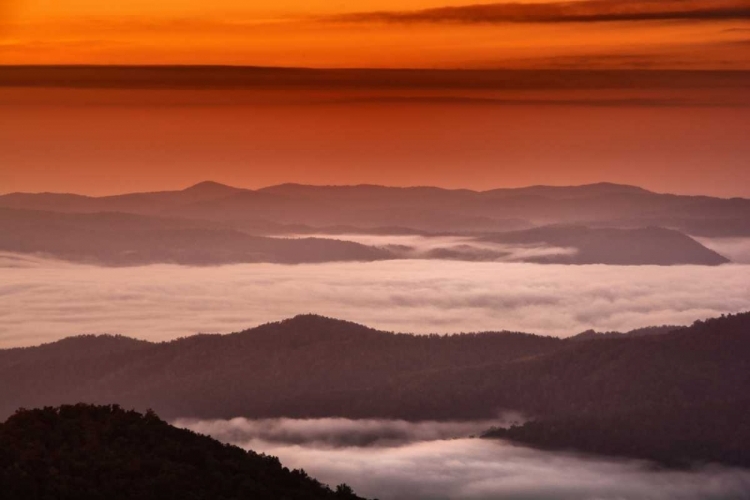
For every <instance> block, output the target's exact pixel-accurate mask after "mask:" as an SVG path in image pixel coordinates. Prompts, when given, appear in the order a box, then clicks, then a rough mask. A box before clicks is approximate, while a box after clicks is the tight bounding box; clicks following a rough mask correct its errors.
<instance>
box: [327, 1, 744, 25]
mask: <svg viewBox="0 0 750 500" xmlns="http://www.w3.org/2000/svg"><path fill="white" fill-rule="evenodd" d="M329 19H330V20H336V21H343V22H386V23H461V24H484V23H572V22H611V21H668V20H693V21H708V20H737V19H750V7H749V6H748V4H747V2H745V1H743V0H662V1H658V2H657V1H653V0H623V1H611V0H582V1H574V2H548V3H495V4H479V5H467V6H457V7H440V8H433V9H424V10H416V11H379V12H364V13H356V14H345V15H340V16H335V17H332V18H329Z"/></svg>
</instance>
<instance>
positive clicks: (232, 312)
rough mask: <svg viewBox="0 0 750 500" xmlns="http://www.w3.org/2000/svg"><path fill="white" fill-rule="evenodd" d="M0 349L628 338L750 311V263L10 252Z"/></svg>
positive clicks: (1, 293)
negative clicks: (247, 337) (245, 333)
mask: <svg viewBox="0 0 750 500" xmlns="http://www.w3.org/2000/svg"><path fill="white" fill-rule="evenodd" d="M0 273H1V274H2V280H1V281H0V347H14V346H29V345H38V344H40V343H43V342H49V341H53V340H57V339H60V338H63V337H67V336H72V335H80V334H85V333H119V334H123V335H128V336H132V337H137V338H143V339H148V340H167V339H173V338H177V337H182V336H187V335H192V334H194V333H198V332H220V333H224V332H231V331H238V330H243V329H246V328H249V327H252V326H255V325H258V324H261V323H265V322H268V321H277V320H280V319H284V318H288V317H291V316H294V315H297V314H301V313H306V312H314V313H318V314H322V315H326V316H331V317H336V318H341V319H348V320H351V321H355V322H358V323H361V324H365V325H368V326H370V327H373V328H378V329H383V330H393V331H402V332H413V333H432V332H437V333H455V332H461V331H464V332H466V331H486V330H503V329H505V330H516V331H525V332H530V333H539V334H549V335H558V336H569V335H574V334H577V333H580V332H582V331H585V330H588V329H590V328H593V329H596V330H600V331H609V330H620V331H627V330H630V329H634V328H640V327H645V326H652V325H661V324H672V325H680V324H684V325H687V324H690V323H692V322H693V321H695V320H696V319H702V318H707V317H712V316H717V315H720V314H722V313H731V312H739V311H743V310H748V309H750V279H748V276H750V265H740V264H731V265H725V266H718V267H706V266H673V267H660V266H622V267H621V266H604V265H593V266H565V265H538V264H527V263H497V262H455V261H434V260H432V261H425V260H401V261H386V262H372V263H338V264H314V265H295V266H289V265H277V264H241V265H228V266H219V267H209V268H206V267H186V266H175V265H152V266H142V267H131V268H107V267H97V266H89V265H82V264H71V263H65V262H60V261H55V260H47V259H42V258H35V257H29V256H19V255H12V254H3V255H0Z"/></svg>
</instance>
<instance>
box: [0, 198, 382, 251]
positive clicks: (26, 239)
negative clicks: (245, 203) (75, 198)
mask: <svg viewBox="0 0 750 500" xmlns="http://www.w3.org/2000/svg"><path fill="white" fill-rule="evenodd" d="M212 226H215V224H213V225H212V224H210V223H207V222H205V221H204V222H201V221H197V222H196V221H188V220H184V219H165V218H157V217H145V216H139V215H132V214H123V213H90V214H88V213H86V214H69V213H55V212H40V211H30V210H10V209H0V250H2V251H7V252H19V253H37V254H44V255H50V256H54V257H57V258H61V259H65V260H71V261H78V262H89V263H96V264H106V265H138V264H150V263H175V264H187V265H211V264H229V263H244V262H276V263H286V264H296V263H310V262H332V261H373V260H382V259H386V258H390V257H392V256H391V254H390V253H389V252H387V251H385V250H381V249H377V248H373V247H368V246H365V245H360V244H358V243H353V242H348V241H337V240H332V239H322V238H294V239H291V238H269V237H263V236H252V235H249V234H246V233H243V232H240V231H236V230H233V229H228V228H221V227H218V228H217V227H212Z"/></svg>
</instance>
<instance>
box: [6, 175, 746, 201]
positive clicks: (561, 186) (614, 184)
mask: <svg viewBox="0 0 750 500" xmlns="http://www.w3.org/2000/svg"><path fill="white" fill-rule="evenodd" d="M203 185H214V186H217V187H224V188H230V189H236V190H239V191H247V192H259V191H263V190H267V189H272V188H278V187H283V186H298V187H311V188H341V189H344V188H384V189H398V190H409V189H415V190H416V189H432V190H439V191H447V192H467V193H476V194H483V193H490V192H493V191H516V190H517V191H521V190H527V189H536V188H552V189H575V188H587V187H594V186H612V187H620V188H633V189H639V190H642V191H644V192H645V193H648V194H658V195H674V196H690V197H707V198H715V199H723V200H737V199H740V200H749V199H750V197H745V196H715V195H707V194H695V193H684V192H682V193H681V192H677V191H669V192H664V191H654V190H652V189H649V188H645V187H643V186H640V185H638V184H627V183H620V182H612V181H597V182H586V183H582V184H527V185H517V186H496V187H491V188H488V189H481V190H480V189H472V188H468V187H447V186H442V185H437V184H408V185H395V184H379V183H370V182H363V183H355V184H313V183H305V182H294V181H287V182H279V183H275V184H268V185H264V186H259V187H247V186H240V185H235V184H229V183H225V182H219V181H214V180H212V179H206V180H203V181H198V182H193V183H190V184H188V185H187V186H185V187H176V188H168V189H154V190H145V191H118V192H112V193H109V194H86V193H83V192H73V191H8V192H0V197H4V196H11V195H71V196H81V197H85V198H94V199H97V198H111V197H117V196H126V195H131V194H159V193H179V192H183V191H187V190H190V189H193V188H198V187H200V186H203Z"/></svg>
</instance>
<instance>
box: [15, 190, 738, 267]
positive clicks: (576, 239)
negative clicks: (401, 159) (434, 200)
mask: <svg viewBox="0 0 750 500" xmlns="http://www.w3.org/2000/svg"><path fill="white" fill-rule="evenodd" d="M206 188H207V189H208V190H209V191H213V190H214V189H219V190H220V191H223V189H224V188H223V187H218V188H217V187H216V186H212V185H210V186H206ZM251 196H255V194H253V193H251ZM313 204H317V202H313ZM430 216H432V215H430ZM402 222H406V221H402ZM292 227H296V228H297V229H298V230H300V232H301V233H304V232H306V231H307V232H309V230H310V227H309V226H301V227H299V226H284V225H279V224H266V225H264V224H262V223H260V224H258V223H257V221H256V222H255V223H253V222H251V221H245V222H239V223H238V222H231V221H224V222H215V221H210V220H206V219H200V218H198V219H187V218H183V217H162V216H159V217H156V216H144V215H137V214H131V213H121V212H92V213H63V212H50V211H37V210H23V209H8V208H0V251H6V252H17V253H25V254H28V253H32V254H42V255H48V256H53V257H57V258H60V259H65V260H70V261H77V262H87V263H94V264H105V265H140V264H151V263H175V264H185V265H215V264H231V263H252V262H274V263H286V264H295V263H314V262H338V261H375V260H385V259H395V258H428V259H453V260H467V261H476V260H485V261H495V260H500V261H506V260H511V261H521V262H537V263H559V264H616V265H643V264H652V265H677V264H696V265H718V264H723V263H725V262H728V260H727V259H725V258H724V257H722V256H721V255H719V254H718V253H716V252H714V251H713V250H709V249H708V248H706V247H704V246H703V245H701V244H700V243H698V242H697V241H695V240H693V239H692V238H690V237H688V236H685V235H683V234H681V233H679V232H677V231H674V230H670V229H663V228H646V229H603V228H600V229H591V228H587V227H582V226H550V227H541V228H535V229H530V230H526V231H514V232H506V233H493V234H491V235H485V236H479V237H474V238H471V237H462V238H461V241H463V243H460V244H457V243H450V238H447V239H446V238H444V239H443V240H440V239H439V238H435V240H434V241H438V242H439V241H444V242H445V243H444V245H445V246H443V247H439V246H438V247H435V248H432V249H431V250H430V251H428V252H424V251H418V250H415V249H414V248H411V247H408V246H406V247H403V246H398V245H390V246H389V245H383V246H380V247H376V246H368V245H364V244H361V243H357V242H354V241H346V236H344V240H339V239H337V234H339V233H340V232H341V230H342V229H343V228H342V227H337V226H333V227H331V226H329V227H328V230H329V231H330V232H331V233H332V234H330V237H323V238H321V237H308V238H302V237H298V236H297V237H286V238H284V237H281V236H279V237H268V236H257V235H254V234H250V232H251V231H253V230H254V231H259V232H261V233H262V232H269V231H270V232H273V231H274V229H275V230H276V231H279V230H282V232H283V229H284V228H287V229H291V228H292ZM345 227H346V228H348V229H352V226H345ZM370 231H372V232H375V233H378V232H385V233H386V234H393V233H401V234H409V233H410V230H408V229H404V228H372V229H371V230H370ZM357 232H359V233H360V234H362V233H364V231H361V230H360V231H358V230H357V229H356V228H354V231H353V233H357ZM425 238H429V236H428V235H426V236H425ZM454 239H455V238H454ZM425 241H427V240H425ZM557 250H561V253H557Z"/></svg>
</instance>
